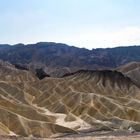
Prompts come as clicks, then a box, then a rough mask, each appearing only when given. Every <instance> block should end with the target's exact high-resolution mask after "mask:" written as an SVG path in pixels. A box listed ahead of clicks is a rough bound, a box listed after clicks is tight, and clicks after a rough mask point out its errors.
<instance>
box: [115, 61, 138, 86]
mask: <svg viewBox="0 0 140 140" xmlns="http://www.w3.org/2000/svg"><path fill="white" fill-rule="evenodd" d="M117 70H118V71H121V72H122V73H124V74H125V75H127V76H128V77H130V78H131V79H132V80H133V81H134V82H135V83H137V84H138V85H139V87H140V62H131V63H128V64H126V65H124V66H121V67H119V68H117Z"/></svg>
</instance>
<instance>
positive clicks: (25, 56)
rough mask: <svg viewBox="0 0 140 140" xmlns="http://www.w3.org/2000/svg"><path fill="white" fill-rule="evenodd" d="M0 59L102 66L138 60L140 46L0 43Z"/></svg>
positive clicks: (26, 63) (76, 65)
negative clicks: (90, 47) (110, 46)
mask: <svg viewBox="0 0 140 140" xmlns="http://www.w3.org/2000/svg"><path fill="white" fill-rule="evenodd" d="M0 59H1V60H4V61H9V62H10V63H12V64H20V65H26V66H27V65H35V66H42V67H43V66H44V65H45V66H47V67H52V68H58V67H59V68H60V67H62V68H67V67H68V68H80V69H81V68H82V69H99V68H100V69H104V68H113V67H118V66H120V65H124V64H127V63H128V62H132V61H137V62H138V61H140V46H128V47H117V48H107V49H92V50H88V49H85V48H77V47H74V46H68V45H66V44H61V43H53V42H39V43H36V44H28V45H24V44H16V45H7V44H1V45H0Z"/></svg>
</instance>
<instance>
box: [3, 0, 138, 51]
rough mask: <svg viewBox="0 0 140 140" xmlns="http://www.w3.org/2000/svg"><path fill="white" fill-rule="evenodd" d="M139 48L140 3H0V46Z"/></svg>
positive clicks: (13, 0)
mask: <svg viewBox="0 0 140 140" xmlns="http://www.w3.org/2000/svg"><path fill="white" fill-rule="evenodd" d="M36 42H58V43H65V44H68V45H73V46H77V47H85V48H88V49H92V48H106V47H116V46H127V45H140V0H0V44H17V43H24V44H30V43H36Z"/></svg>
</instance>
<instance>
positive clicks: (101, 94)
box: [0, 43, 140, 138]
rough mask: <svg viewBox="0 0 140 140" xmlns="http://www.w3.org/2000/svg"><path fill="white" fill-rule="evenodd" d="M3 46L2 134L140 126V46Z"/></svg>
mask: <svg viewBox="0 0 140 140" xmlns="http://www.w3.org/2000/svg"><path fill="white" fill-rule="evenodd" d="M0 46H1V47H0V59H1V61H0V77H1V78H0V135H6V136H16V137H18V136H22V137H39V138H44V137H58V136H60V135H63V134H79V133H80V134H82V133H83V134H84V133H87V132H93V131H111V132H112V131H118V130H119V131H124V130H125V131H130V132H135V131H140V46H131V47H118V48H108V49H93V50H87V49H84V48H82V49H80V48H76V47H73V46H67V45H65V44H60V43H59V44H56V43H37V44H31V45H23V44H17V45H13V46H11V45H0Z"/></svg>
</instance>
